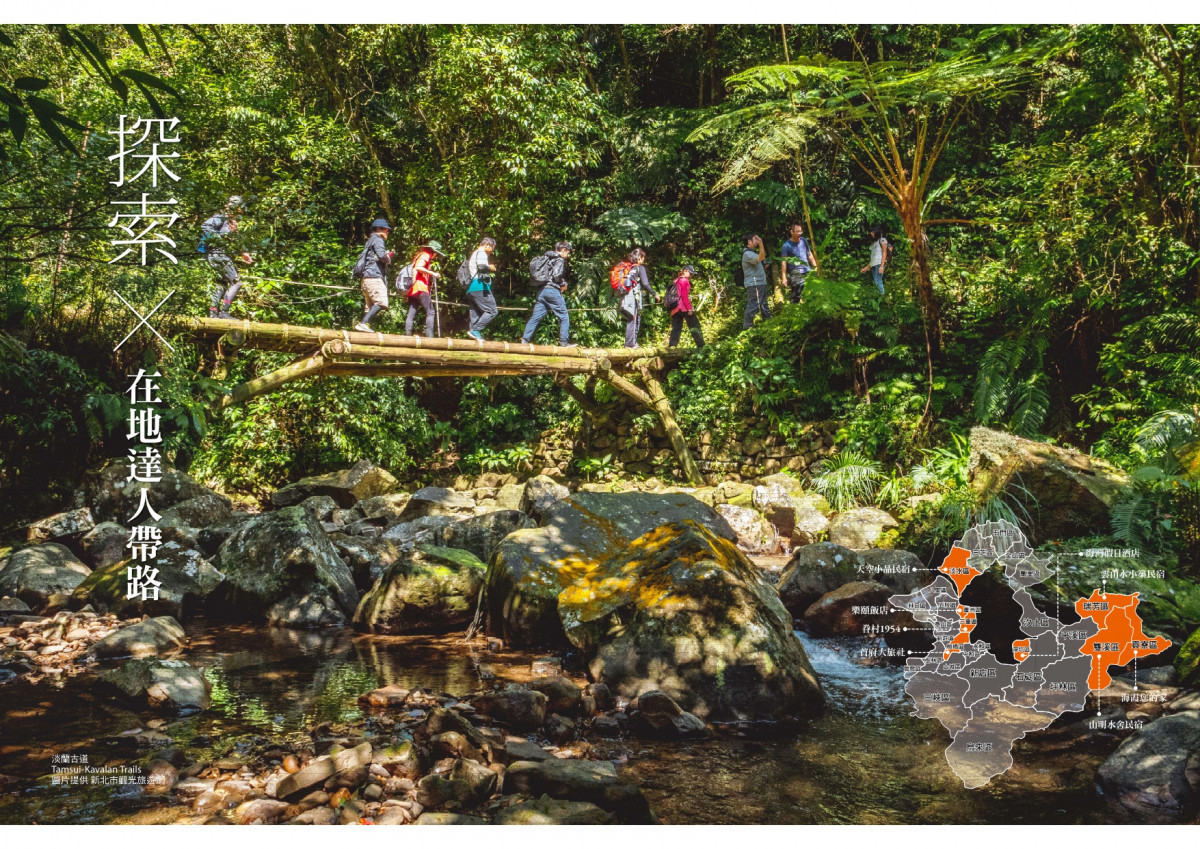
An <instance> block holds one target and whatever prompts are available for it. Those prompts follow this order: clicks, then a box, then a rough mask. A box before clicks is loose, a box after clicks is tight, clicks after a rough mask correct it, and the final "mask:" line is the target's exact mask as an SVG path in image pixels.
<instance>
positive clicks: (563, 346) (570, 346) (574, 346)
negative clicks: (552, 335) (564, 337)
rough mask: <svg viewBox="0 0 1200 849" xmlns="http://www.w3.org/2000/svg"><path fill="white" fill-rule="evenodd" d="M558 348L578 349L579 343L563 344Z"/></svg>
mask: <svg viewBox="0 0 1200 849" xmlns="http://www.w3.org/2000/svg"><path fill="white" fill-rule="evenodd" d="M558 347H560V348H578V347H579V343H578V342H564V343H563V344H562V345H559V346H558Z"/></svg>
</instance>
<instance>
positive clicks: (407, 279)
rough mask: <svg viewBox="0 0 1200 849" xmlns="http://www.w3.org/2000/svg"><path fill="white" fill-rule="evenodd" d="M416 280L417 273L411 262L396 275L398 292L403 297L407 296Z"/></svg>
mask: <svg viewBox="0 0 1200 849" xmlns="http://www.w3.org/2000/svg"><path fill="white" fill-rule="evenodd" d="M414 279H416V273H415V271H414V270H413V264H412V263H411V262H410V263H409V264H408V265H406V266H404V267H403V268H401V269H400V271H399V272H397V273H396V291H397V292H399V293H400V294H401V295H407V294H408V293H409V290H411V289H412V285H413V280H414Z"/></svg>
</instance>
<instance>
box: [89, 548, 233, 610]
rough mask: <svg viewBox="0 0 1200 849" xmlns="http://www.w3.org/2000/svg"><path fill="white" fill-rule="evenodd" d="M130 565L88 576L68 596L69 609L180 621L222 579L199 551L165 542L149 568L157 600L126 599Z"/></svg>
mask: <svg viewBox="0 0 1200 849" xmlns="http://www.w3.org/2000/svg"><path fill="white" fill-rule="evenodd" d="M133 565H135V564H134V562H133V561H132V560H122V561H121V562H119V563H114V564H112V565H111V566H108V567H106V568H104V569H97V570H96V571H95V572H92V574H90V575H88V576H87V578H85V579H84V581H83V583H82V584H80V585H79V586H77V587H76V588H75V591H74V592H73V593H72V594H71V606H72V607H74V608H76V609H78V608H80V607H83V606H84V605H85V604H91V605H93V606H94V607H95V608H96V609H97V610H101V611H107V612H109V613H115V614H116V615H117V616H119V617H121V618H122V619H130V618H133V617H135V616H143V615H144V616H173V617H175V618H176V619H182V618H183V617H184V616H189V615H191V614H193V613H195V612H197V611H198V610H199V609H200V608H201V607H203V605H204V602H205V600H206V599H207V598H208V596H209V594H210V593H212V591H213V590H214V589H216V588H217V586H219V585H220V583H221V581H222V580H224V577H225V576H224V575H222V574H221V572H219V571H218V570H217V569H216V568H215V567H214V566H213V565H212V564H211V563H210V562H209V561H208V560H206V559H205V558H204V556H203V555H202V554H201V553H200V552H199V551H196V550H195V549H190V548H184V547H183V546H181V545H180V544H179V543H177V542H168V543H165V544H163V545H162V546H161V547H160V548H159V549H158V555H157V557H155V559H154V560H153V561H151V563H150V564H149V565H151V566H153V567H154V568H155V569H157V570H158V574H157V575H156V576H155V578H154V579H155V580H156V581H157V582H158V583H159V584H160V585H161V586H158V587H156V588H155V589H156V590H157V595H158V598H154V594H153V593H150V594H148V595H147V597H146V598H142V595H141V594H138V595H135V596H134V597H133V598H127V597H126V596H127V589H128V585H129V584H128V567H130V566H133Z"/></svg>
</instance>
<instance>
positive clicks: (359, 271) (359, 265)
mask: <svg viewBox="0 0 1200 849" xmlns="http://www.w3.org/2000/svg"><path fill="white" fill-rule="evenodd" d="M366 270H367V249H366V248H363V249H362V253H360V254H359V255H358V262H356V263H354V268H352V269H350V279H351V280H362V276H363V272H364V271H366Z"/></svg>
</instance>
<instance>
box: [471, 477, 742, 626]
mask: <svg viewBox="0 0 1200 849" xmlns="http://www.w3.org/2000/svg"><path fill="white" fill-rule="evenodd" d="M685 520H690V521H693V522H696V523H698V524H700V525H703V526H705V527H706V528H708V529H709V530H710V531H712V533H714V534H715V535H716V536H719V537H721V538H723V539H726V540H729V541H730V542H735V541H736V540H737V535H736V534H735V533H734V532H733V529H732V528H730V527H729V523H728V522H726V521H725V520H724V519H723V518H721V516H720V515H719V514H718V513H717V512H716V511H715V510H713V508H712V507H709V506H708V505H706V504H703V503H701V502H700V501H697V500H696V499H695V498H693V497H692V496H690V495H687V494H684V493H670V494H665V495H657V494H653V493H649V492H577V493H575V494H574V495H572V496H571V497H570V498H566V499H563V500H562V501H559V502H558V503H556V504H554V505H553V506H552V507H550V508H549V510H548V512H547V514H546V516H545V519H544V521H543V523H542V526H541V527H539V528H528V529H525V530H519V531H515V532H513V533H511V534H509V535H508V536H507V537H505V538H504V540H503V541H502V542H501V543H500V545H499V547H498V548H497V549H496V552H495V553H494V554H493V555H492V558H491V561H490V562H489V564H488V571H487V589H486V595H485V597H486V600H487V630H488V633H489V634H492V635H495V636H501V637H503V638H504V640H505V641H506V642H509V643H511V644H513V645H538V644H542V643H552V642H556V643H563V642H565V641H566V638H565V635H564V634H563V631H562V624H561V622H560V620H559V616H558V596H559V593H560V592H562V590H563V588H564V587H566V586H569V585H570V584H571V583H572V582H573V581H574V580H575V579H576V578H577V577H579V576H580V575H582V574H583V573H584V572H586V571H587V570H588V569H589V568H590V567H591V566H593V565H594V564H597V563H601V562H603V561H605V560H607V559H608V558H609V557H611V556H612V555H614V554H616V553H617V552H619V551H621V550H622V549H624V548H625V547H626V546H628V545H629V544H630V543H631V542H633V541H634V540H635V539H637V538H638V537H640V536H641V535H642V534H644V533H646V532H647V531H651V530H653V529H654V528H657V527H659V526H660V525H663V524H666V523H670V522H682V521H685Z"/></svg>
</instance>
